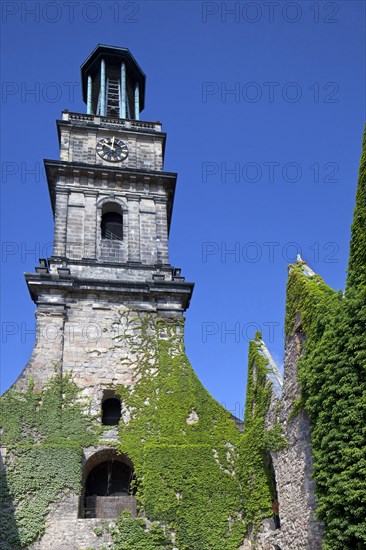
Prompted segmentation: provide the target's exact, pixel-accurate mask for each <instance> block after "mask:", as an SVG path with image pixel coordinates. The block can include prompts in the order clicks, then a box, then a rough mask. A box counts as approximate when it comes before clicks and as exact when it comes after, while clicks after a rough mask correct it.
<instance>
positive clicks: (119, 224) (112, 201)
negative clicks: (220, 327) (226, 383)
mask: <svg viewBox="0 0 366 550" xmlns="http://www.w3.org/2000/svg"><path fill="white" fill-rule="evenodd" d="M81 78H82V90H83V99H84V101H85V103H86V110H87V112H86V114H84V113H73V112H69V111H67V110H65V111H64V112H63V113H62V118H61V120H58V121H57V128H58V137H59V144H60V159H59V160H46V161H45V169H46V175H47V181H48V188H49V194H50V198H51V205H52V210H53V214H54V248H53V255H52V256H51V257H50V258H43V259H40V265H39V266H37V267H36V269H35V273H26V274H25V278H26V282H27V285H28V288H29V291H30V295H31V297H32V299H33V301H34V302H35V304H36V306H37V310H36V343H35V346H34V349H33V352H32V355H31V358H30V360H29V362H28V364H27V366H26V367H25V369H24V370H23V372H22V374H21V375H20V376H19V378H18V380H17V381H16V383H15V384H14V385H13V387H12V388H10V389H9V390H8V392H6V393H5V394H4V396H2V397H1V408H2V416H1V422H0V440H1V445H2V447H1V457H2V458H1V461H0V477H1V480H0V481H1V484H0V485H1V490H0V492H1V491H3V492H2V498H3V502H4V503H5V504H4V506H3V512H4V513H3V517H4V523H3V524H2V527H3V530H4V537H3V541H2V542H0V549H1V550H10V549H11V550H15V549H18V548H19V549H20V548H28V549H29V548H32V549H33V550H47V549H49V548H55V549H56V550H63V549H65V550H66V549H67V550H70V549H75V550H85V549H86V548H93V549H95V548H106V547H108V548H115V549H116V550H117V549H118V548H119V545H118V537H119V536H120V533H121V532H123V533H124V535H123V548H129V549H131V550H138V548H139V543H137V542H136V540H135V538H134V537H135V536H137V538H138V540H145V539H146V541H148V540H150V539H151V540H150V542H151V545H150V546H146V547H148V548H154V549H155V548H156V549H160V548H161V549H165V548H169V549H172V548H179V549H185V548H189V549H190V550H203V549H204V548H210V550H212V549H213V548H220V549H221V550H222V549H224V548H226V543H227V548H232V544H233V540H235V541H238V542H239V541H240V540H241V539H242V538H243V522H242V520H241V517H240V514H238V510H239V509H240V482H239V480H238V479H236V477H235V476H234V469H235V467H236V466H235V464H236V462H237V445H238V438H239V435H240V434H239V430H238V428H237V426H236V425H235V422H234V420H233V418H232V417H231V415H230V413H229V412H228V411H226V410H225V409H224V408H223V407H222V406H221V405H220V404H219V403H217V402H216V401H215V400H214V399H213V398H212V397H211V396H210V395H209V393H208V392H207V391H206V390H205V388H203V386H202V384H201V383H200V382H199V380H198V379H197V377H196V375H195V373H194V371H193V369H192V367H191V366H190V364H189V361H188V359H187V357H186V355H185V349H184V315H183V314H184V312H185V310H186V309H187V308H188V306H189V302H190V298H191V295H192V291H193V284H192V283H189V282H185V279H184V277H182V275H181V271H180V269H177V268H175V267H173V266H172V265H171V264H170V262H169V254H168V236H169V229H170V224H171V218H172V208H173V201H174V192H175V185H176V179H177V175H176V174H175V173H172V172H166V171H164V152H165V139H166V135H165V133H164V132H163V131H162V126H161V123H160V122H146V121H143V120H141V119H140V115H141V112H142V111H143V109H144V101H145V75H144V73H143V72H142V70H141V68H140V67H139V65H138V64H137V62H136V60H135V59H134V58H133V56H132V55H131V53H130V52H129V50H127V49H125V48H119V47H111V46H105V45H99V46H97V47H96V48H95V50H94V51H93V52H92V53H91V54H90V56H89V57H88V58H87V59H86V61H85V62H84V63H83V65H82V66H81ZM194 472H200V473H199V475H198V478H197V474H196V473H194ZM225 495H226V496H225ZM177 506H178V508H177ZM0 508H1V506H0ZM202 510H205V514H204V517H201V519H200V521H199V522H197V517H196V515H197V514H199V513H200V511H202ZM0 511H1V510H0ZM121 513H122V516H120V514H121ZM136 516H138V519H135V518H136ZM118 517H121V518H122V519H121V520H119V521H122V522H125V523H123V526H122V527H121V529H120V530H119V529H118V528H117V530H116V527H113V525H115V522H116V521H117V518H118ZM141 522H142V523H141ZM151 522H156V524H155V523H151ZM213 525H214V526H215V528H214V529H213V530H212V529H211V527H212V526H213ZM210 530H212V532H210ZM127 532H128V533H129V534H130V538H128V536H127V534H126V533H127ZM209 532H210V534H209V535H208V533H209ZM157 533H160V534H159V536H158V538H157ZM121 536H122V535H121ZM139 537H140V538H139ZM141 537H142V538H141ZM157 540H159V541H160V542H159V544H158V543H157V542H156V541H157ZM225 541H226V542H225ZM144 547H145V546H144ZM121 548H122V546H121Z"/></svg>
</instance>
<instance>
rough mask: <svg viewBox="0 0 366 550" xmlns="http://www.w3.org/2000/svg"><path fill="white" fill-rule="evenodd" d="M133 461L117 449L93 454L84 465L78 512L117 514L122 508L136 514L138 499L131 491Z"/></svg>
mask: <svg viewBox="0 0 366 550" xmlns="http://www.w3.org/2000/svg"><path fill="white" fill-rule="evenodd" d="M132 479H133V465H132V462H131V461H130V460H129V459H128V458H127V457H126V456H124V455H120V454H117V452H116V451H115V450H114V449H105V450H103V451H99V452H97V453H96V454H95V455H93V456H91V457H90V458H89V460H88V461H87V463H86V464H85V469H84V488H83V493H82V496H81V499H80V513H79V516H80V517H81V518H84V519H90V518H116V517H118V516H119V514H120V513H121V512H122V511H123V510H126V509H127V510H130V512H131V513H132V515H136V499H135V497H134V496H132V495H131V482H132Z"/></svg>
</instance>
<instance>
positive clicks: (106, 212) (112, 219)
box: [101, 202, 123, 241]
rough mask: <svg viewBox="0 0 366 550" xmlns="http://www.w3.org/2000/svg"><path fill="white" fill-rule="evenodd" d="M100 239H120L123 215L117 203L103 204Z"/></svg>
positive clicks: (121, 236)
mask: <svg viewBox="0 0 366 550" xmlns="http://www.w3.org/2000/svg"><path fill="white" fill-rule="evenodd" d="M101 230H102V239H107V240H112V241H122V239H123V217H122V211H121V207H120V206H119V204H116V203H115V202H108V203H106V204H104V206H103V210H102V221H101Z"/></svg>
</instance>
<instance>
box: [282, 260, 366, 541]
mask: <svg viewBox="0 0 366 550" xmlns="http://www.w3.org/2000/svg"><path fill="white" fill-rule="evenodd" d="M287 296H288V307H287V329H288V333H289V334H290V333H291V332H290V331H291V330H293V325H292V324H291V320H292V319H295V318H296V316H297V317H298V319H301V325H302V330H303V331H304V333H305V334H306V340H305V341H304V344H303V353H302V356H301V357H300V359H299V362H298V372H299V380H300V384H301V391H302V396H301V402H302V403H303V405H304V407H305V409H306V410H307V412H308V414H309V417H310V421H311V426H312V434H311V437H312V449H313V455H314V476H315V480H316V493H317V514H318V517H319V518H320V519H322V520H323V521H324V523H325V537H324V541H323V548H324V550H338V549H339V550H341V549H346V548H349V549H356V550H357V549H360V550H361V548H364V547H365V544H366V524H365V521H364V518H365V511H366V446H365V432H364V429H365V425H366V418H365V411H366V397H365V396H366V392H365V373H366V351H365V347H366V346H365V341H366V334H365V327H366V299H365V298H366V292H365V287H362V285H361V288H358V289H354V288H353V289H352V290H351V289H349V291H348V293H346V295H345V296H344V297H343V296H342V294H339V293H336V292H335V291H333V290H331V289H330V288H329V287H327V286H326V285H325V284H324V283H323V281H322V280H321V279H320V278H319V277H316V276H315V277H314V276H313V277H308V276H306V274H304V273H303V271H302V268H301V265H300V266H299V265H298V266H293V268H292V271H291V273H290V276H289V281H288V293H287Z"/></svg>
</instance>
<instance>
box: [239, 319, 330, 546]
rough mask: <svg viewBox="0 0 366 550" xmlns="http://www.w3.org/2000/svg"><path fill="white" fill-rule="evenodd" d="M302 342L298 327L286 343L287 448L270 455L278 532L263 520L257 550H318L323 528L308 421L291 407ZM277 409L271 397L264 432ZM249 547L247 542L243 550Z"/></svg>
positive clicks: (283, 399) (295, 396)
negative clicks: (319, 513)
mask: <svg viewBox="0 0 366 550" xmlns="http://www.w3.org/2000/svg"><path fill="white" fill-rule="evenodd" d="M304 338H305V335H304V334H303V332H302V331H301V327H300V326H298V327H297V331H296V332H295V333H294V334H293V335H292V336H290V337H289V338H288V339H287V342H286V354H285V366H284V373H285V374H284V383H283V393H282V397H281V400H280V404H281V405H280V413H279V421H280V423H281V426H282V429H283V434H284V436H285V437H286V439H287V441H288V447H287V448H284V449H282V450H281V451H279V452H272V453H271V457H272V462H273V467H274V470H275V476H276V485H277V493H278V502H279V517H280V523H281V528H280V529H276V530H275V529H274V525H273V521H271V519H270V518H269V519H268V520H265V521H264V522H263V527H262V530H261V531H260V533H259V534H258V536H257V539H256V541H255V543H256V546H255V548H256V549H257V550H279V549H280V550H290V549H291V550H320V549H321V539H322V524H321V523H320V522H319V521H318V520H317V519H316V517H315V507H316V503H315V495H314V490H315V483H314V481H313V480H312V478H311V475H312V472H313V458H312V451H311V443H310V441H311V439H310V424H309V419H308V417H307V415H306V412H304V411H301V412H300V413H299V414H297V415H294V416H292V411H293V407H294V404H295V402H296V400H297V399H298V398H299V397H300V386H299V382H298V376H297V362H298V359H299V356H300V350H301V345H302V342H303V340H304ZM277 406H278V399H277V397H276V396H275V395H273V396H272V399H271V404H270V407H269V410H268V413H267V422H266V424H267V428H270V427H271V426H273V424H274V422H275V418H276V412H275V410H276V409H277ZM253 542H254V541H253ZM250 547H251V546H250V543H249V541H247V546H246V547H244V548H250Z"/></svg>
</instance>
